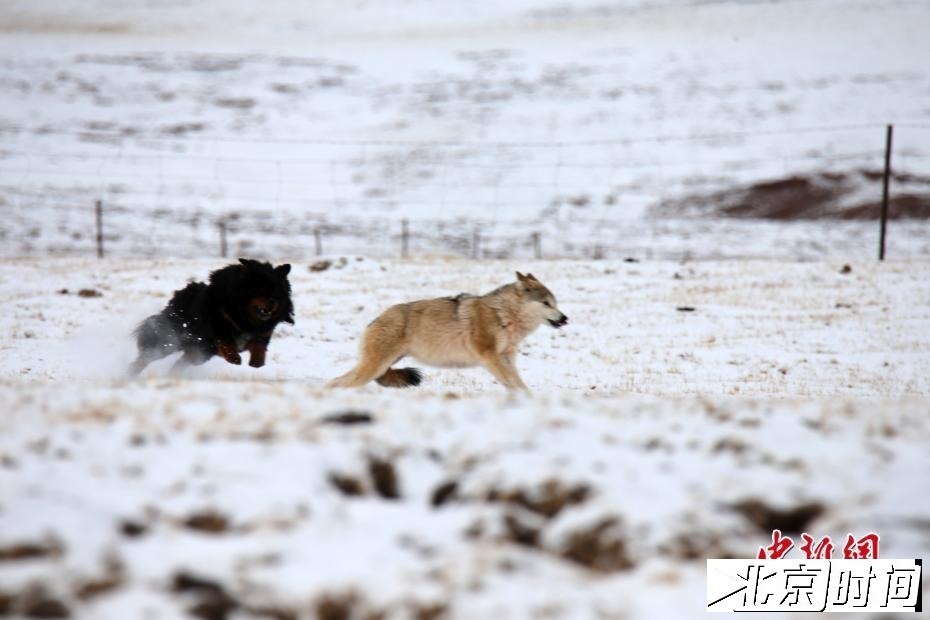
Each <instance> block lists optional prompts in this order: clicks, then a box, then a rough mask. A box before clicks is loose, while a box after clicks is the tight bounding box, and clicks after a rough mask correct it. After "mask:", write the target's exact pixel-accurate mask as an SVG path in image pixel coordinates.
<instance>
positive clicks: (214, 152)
mask: <svg viewBox="0 0 930 620" xmlns="http://www.w3.org/2000/svg"><path fill="white" fill-rule="evenodd" d="M300 6H301V7H304V8H303V9H296V8H295V5H294V3H292V2H289V1H286V0H269V1H267V2H261V3H258V4H255V3H250V2H241V1H240V2H225V1H224V2H219V1H216V2H192V1H190V0H180V1H171V2H125V3H114V2H110V1H108V0H94V1H90V2H81V3H71V4H70V5H69V6H68V7H67V8H63V7H62V5H61V3H59V2H52V1H49V0H46V1H40V2H35V1H28V2H25V1H22V2H17V1H14V2H6V3H4V4H3V5H2V9H0V10H2V11H3V14H2V17H3V19H2V20H0V21H2V24H0V136H2V144H0V208H3V209H4V213H5V217H3V218H0V239H3V240H4V243H3V244H2V246H0V253H2V254H3V255H6V256H11V255H12V256H16V255H23V254H31V255H45V254H48V253H54V254H67V255H80V254H86V253H88V252H90V251H92V245H93V235H94V228H93V227H94V220H93V215H92V207H93V203H94V201H95V200H102V201H103V203H104V206H105V211H106V217H105V227H106V235H107V241H108V245H109V246H110V248H111V251H113V252H117V253H119V254H121V255H123V256H130V257H131V256H135V257H141V256H163V255H165V254H168V255H170V256H181V257H192V258H196V257H203V256H205V255H207V254H208V253H209V254H211V255H215V252H216V251H217V248H218V241H217V226H216V224H217V221H218V220H220V219H226V220H229V230H230V233H231V240H230V243H231V247H233V248H236V251H238V252H249V253H264V254H265V255H267V256H277V255H282V254H286V255H292V256H293V255H303V256H309V255H312V253H313V251H314V250H313V248H314V244H313V242H312V233H313V231H314V230H315V229H322V230H323V232H324V234H325V235H326V249H325V251H326V252H328V253H334V252H353V253H364V254H366V255H370V256H381V257H387V256H396V255H397V248H398V244H397V243H396V239H395V238H396V236H397V235H398V234H399V220H400V219H401V218H409V219H411V220H414V223H413V233H414V235H417V236H418V238H417V241H416V245H417V248H418V251H419V252H421V253H431V254H444V255H459V256H461V255H468V254H470V252H471V238H472V234H473V230H474V229H476V228H477V229H480V230H481V232H482V235H483V236H484V238H485V240H484V244H483V249H484V251H485V252H486V253H487V255H488V256H489V257H495V256H501V255H503V256H505V257H507V256H514V257H519V256H532V249H531V246H530V244H529V241H528V239H529V236H530V234H531V233H532V232H539V233H541V234H542V235H543V238H544V242H545V252H546V254H545V255H546V256H548V257H575V258H580V257H586V256H592V255H594V254H601V255H606V256H609V257H614V258H622V257H624V256H630V255H634V256H639V257H644V256H651V257H657V258H669V259H678V258H681V257H684V256H697V257H710V258H715V257H778V258H812V257H829V258H849V259H853V258H863V257H868V256H873V255H874V253H875V247H876V242H875V236H876V234H877V232H876V226H875V225H874V224H872V223H868V222H866V223H863V222H845V223H843V224H842V225H834V224H832V223H826V224H820V225H812V224H809V223H807V224H802V225H794V224H792V223H790V222H789V223H778V224H776V223H772V224H769V225H767V227H766V229H765V234H758V233H754V232H753V231H754V227H755V224H753V223H750V224H746V223H744V222H738V221H733V220H721V221H713V220H710V219H708V218H707V217H702V218H683V219H680V218H674V219H667V218H661V219H656V218H652V217H646V215H647V214H649V213H650V211H651V210H652V209H654V208H655V207H656V206H657V205H660V204H662V203H665V202H667V201H673V200H676V199H680V198H682V197H685V196H691V195H695V194H698V195H706V194H709V193H710V194H712V193H713V192H716V191H720V190H721V189H724V190H725V189H727V188H730V187H733V186H734V185H735V184H740V183H746V182H754V181H759V180H770V179H781V178H784V177H788V176H791V175H795V174H802V175H809V174H814V173H830V172H836V173H842V174H859V172H860V171H866V172H867V173H868V174H869V175H873V174H874V172H875V171H876V170H880V169H881V166H882V162H883V149H884V125H885V124H886V123H895V124H897V126H898V129H897V133H896V136H895V156H894V165H895V170H896V171H897V172H899V173H901V174H902V175H918V177H919V178H920V179H922V180H921V181H920V183H919V186H920V187H919V188H916V189H920V190H922V192H923V193H924V194H930V183H927V181H926V178H927V177H926V174H925V171H926V169H927V161H928V158H930V151H928V149H927V144H930V107H928V104H927V101H928V95H930V69H928V66H927V63H926V58H927V57H930V39H928V37H926V36H925V30H926V27H925V25H926V24H927V23H928V22H930V5H928V4H927V3H926V2H921V1H919V0H914V1H909V0H893V1H888V2H882V3H881V4H880V5H876V4H875V3H874V2H869V1H866V0H851V1H850V0H817V1H807V2H801V1H783V2H731V1H714V2H703V1H702V2H672V1H654V2H649V1H643V0H633V1H629V0H622V1H614V2H599V1H597V0H585V1H583V2H572V3H559V2H555V1H553V2H530V1H528V0H519V1H517V2H506V3H504V2H468V3H462V2H457V1H453V0H442V1H440V2H435V1H433V2H425V1H404V2H402V1H400V0H390V1H383V2H353V3H347V2H335V1H321V0H318V1H316V2H311V3H302V4H301V5H300ZM872 178H873V179H874V177H872ZM900 189H901V188H900V187H898V186H897V185H896V186H895V187H893V188H892V191H893V192H895V191H900ZM915 191H916V190H915ZM859 193H860V194H861V198H860V199H861V200H869V201H877V200H878V199H879V197H880V195H881V185H880V183H879V182H878V181H875V180H873V181H871V182H869V183H867V184H864V185H863V186H862V188H861V191H860V192H859ZM876 215H877V212H876ZM708 228H713V229H714V230H715V231H716V234H715V235H713V236H710V237H709V236H708V235H707V233H706V230H707V229H708ZM295 232H298V233H300V234H301V236H300V237H299V238H297V239H295V238H294V236H293V233H295ZM750 235H752V236H753V237H754V238H755V242H754V243H752V244H747V243H745V239H746V238H747V236H750ZM926 238H927V235H926V234H924V225H923V223H921V222H902V223H900V224H898V225H897V226H896V227H895V230H894V231H893V237H892V239H893V246H892V247H893V248H894V252H895V253H896V255H897V256H899V257H913V256H926V255H928V254H930V247H928V242H927V241H926ZM598 248H600V249H598Z"/></svg>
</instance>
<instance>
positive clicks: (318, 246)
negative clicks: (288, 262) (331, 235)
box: [313, 228, 323, 256]
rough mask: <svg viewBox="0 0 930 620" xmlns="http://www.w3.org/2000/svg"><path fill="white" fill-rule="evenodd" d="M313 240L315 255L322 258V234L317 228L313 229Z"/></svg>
mask: <svg viewBox="0 0 930 620" xmlns="http://www.w3.org/2000/svg"><path fill="white" fill-rule="evenodd" d="M313 238H314V241H315V242H316V255H317V256H322V255H323V233H322V232H321V231H320V229H319V228H314V229H313Z"/></svg>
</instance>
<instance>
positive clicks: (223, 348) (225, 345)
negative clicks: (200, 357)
mask: <svg viewBox="0 0 930 620" xmlns="http://www.w3.org/2000/svg"><path fill="white" fill-rule="evenodd" d="M215 344H216V354H217V355H219V356H220V357H222V358H223V359H224V360H226V361H227V362H229V363H230V364H235V365H237V366H238V365H239V364H241V363H242V356H241V355H239V351H237V350H236V345H235V344H234V343H232V342H228V341H226V340H221V339H219V338H217V339H216V343H215ZM201 363H202V362H201Z"/></svg>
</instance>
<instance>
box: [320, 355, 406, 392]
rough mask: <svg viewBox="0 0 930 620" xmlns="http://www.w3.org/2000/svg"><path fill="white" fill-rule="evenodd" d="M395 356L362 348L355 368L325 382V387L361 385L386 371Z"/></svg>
mask: <svg viewBox="0 0 930 620" xmlns="http://www.w3.org/2000/svg"><path fill="white" fill-rule="evenodd" d="M397 357H398V356H396V355H391V356H385V355H384V354H383V353H369V352H367V351H365V350H363V351H362V359H360V360H359V362H358V364H357V365H356V366H355V368H353V369H352V370H350V371H349V372H347V373H346V374H344V375H342V376H341V377H336V378H335V379H333V380H332V381H330V382H329V383H327V384H326V387H331V388H333V387H361V386H363V385H365V384H366V383H368V382H369V381H372V380H373V379H376V378H378V377H380V376H382V375H383V374H384V373H386V372H387V370H388V369H389V368H390V367H391V364H393V363H394V360H395V359H397Z"/></svg>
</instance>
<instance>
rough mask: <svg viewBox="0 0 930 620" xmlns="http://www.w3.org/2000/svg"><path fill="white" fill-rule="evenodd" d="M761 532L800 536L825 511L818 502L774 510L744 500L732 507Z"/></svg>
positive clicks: (770, 507) (758, 503) (752, 500)
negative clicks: (778, 532) (775, 531)
mask: <svg viewBox="0 0 930 620" xmlns="http://www.w3.org/2000/svg"><path fill="white" fill-rule="evenodd" d="M732 508H733V510H735V511H736V512H738V513H740V514H742V515H743V516H744V517H746V519H748V520H749V522H750V523H752V524H753V525H755V526H756V527H757V528H759V530H760V531H761V532H764V533H766V534H771V533H772V531H773V530H781V531H782V532H783V533H785V534H800V533H801V532H803V531H805V530H806V529H807V527H808V525H810V523H811V522H812V521H813V520H814V519H816V518H817V517H819V516H820V515H822V514H823V513H824V511H825V508H824V506H823V504H821V503H819V502H804V503H801V504H798V505H797V506H793V507H790V508H774V507H772V506H770V505H768V504H766V503H765V502H763V501H762V500H760V499H755V498H752V499H745V500H743V501H741V502H739V503H737V504H734V505H733V506H732Z"/></svg>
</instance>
